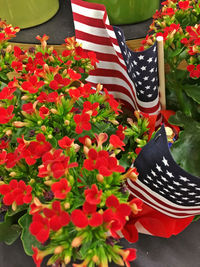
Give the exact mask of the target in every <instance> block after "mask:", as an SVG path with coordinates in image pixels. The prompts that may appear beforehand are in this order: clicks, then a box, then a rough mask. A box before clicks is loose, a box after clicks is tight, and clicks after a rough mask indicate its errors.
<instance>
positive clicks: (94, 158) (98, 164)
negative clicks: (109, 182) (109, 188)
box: [83, 148, 125, 176]
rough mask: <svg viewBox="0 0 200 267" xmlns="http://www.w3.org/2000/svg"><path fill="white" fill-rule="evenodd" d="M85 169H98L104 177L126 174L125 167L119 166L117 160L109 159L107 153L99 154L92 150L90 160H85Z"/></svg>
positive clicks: (89, 155) (100, 152) (89, 153)
mask: <svg viewBox="0 0 200 267" xmlns="http://www.w3.org/2000/svg"><path fill="white" fill-rule="evenodd" d="M83 167H84V168H85V169H87V170H89V171H91V170H94V169H97V170H99V173H100V174H102V175H103V176H110V175H111V174H112V173H113V172H124V171H125V169H124V167H122V166H120V165H118V164H117V159H116V158H114V157H109V154H108V152H107V151H104V150H102V151H99V152H97V151H96V150H95V149H94V148H91V149H90V150H89V152H88V159H86V160H84V163H83Z"/></svg>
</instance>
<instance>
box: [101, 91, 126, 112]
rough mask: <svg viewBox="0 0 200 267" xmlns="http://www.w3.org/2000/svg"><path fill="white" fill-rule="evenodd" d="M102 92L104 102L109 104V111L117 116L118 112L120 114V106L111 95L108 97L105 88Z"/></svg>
mask: <svg viewBox="0 0 200 267" xmlns="http://www.w3.org/2000/svg"><path fill="white" fill-rule="evenodd" d="M104 92H105V94H106V95H105V100H106V101H107V102H108V103H109V105H110V107H111V109H112V110H113V111H114V112H115V114H117V115H118V114H119V112H118V111H120V112H122V110H121V109H119V107H120V104H119V102H117V100H115V99H114V97H113V95H110V94H109V93H108V90H107V89H106V88H104Z"/></svg>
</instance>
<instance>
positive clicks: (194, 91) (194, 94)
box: [183, 84, 200, 104]
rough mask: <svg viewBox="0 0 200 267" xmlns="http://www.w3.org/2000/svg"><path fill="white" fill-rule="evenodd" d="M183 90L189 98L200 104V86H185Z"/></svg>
mask: <svg viewBox="0 0 200 267" xmlns="http://www.w3.org/2000/svg"><path fill="white" fill-rule="evenodd" d="M183 89H184V91H185V92H186V94H187V95H188V96H189V97H191V98H192V99H193V100H194V101H196V102H197V103H198V104H200V85H198V84H194V85H184V86H183Z"/></svg>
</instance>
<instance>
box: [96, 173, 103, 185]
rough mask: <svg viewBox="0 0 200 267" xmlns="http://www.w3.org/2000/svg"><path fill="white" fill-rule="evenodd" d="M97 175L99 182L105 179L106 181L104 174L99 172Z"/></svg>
mask: <svg viewBox="0 0 200 267" xmlns="http://www.w3.org/2000/svg"><path fill="white" fill-rule="evenodd" d="M96 177H97V181H98V182H100V183H103V181H104V177H103V175H102V174H100V173H99V174H97V176H96Z"/></svg>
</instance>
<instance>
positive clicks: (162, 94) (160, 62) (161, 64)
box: [156, 36, 166, 110]
mask: <svg viewBox="0 0 200 267" xmlns="http://www.w3.org/2000/svg"><path fill="white" fill-rule="evenodd" d="M156 40H157V44H158V73H159V74H158V75H159V93H160V104H161V108H162V109H163V110H165V109H166V94H165V63H164V42H163V37H162V36H158V37H157V38H156Z"/></svg>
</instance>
